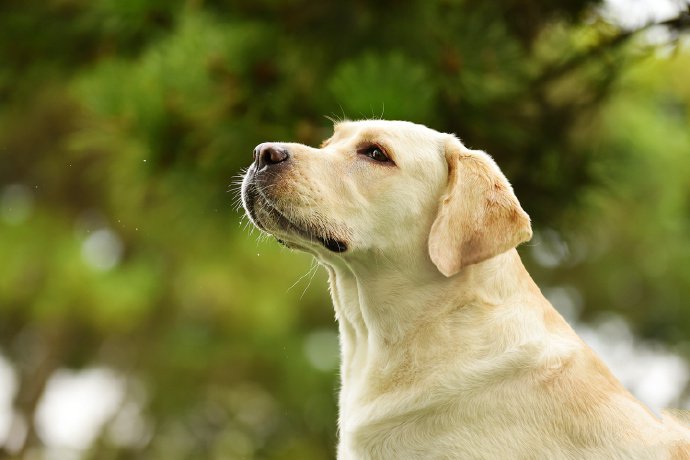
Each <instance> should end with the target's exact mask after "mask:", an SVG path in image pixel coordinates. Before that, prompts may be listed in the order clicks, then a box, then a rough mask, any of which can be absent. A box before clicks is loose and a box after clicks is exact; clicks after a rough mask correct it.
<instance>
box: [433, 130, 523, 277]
mask: <svg viewBox="0 0 690 460" xmlns="http://www.w3.org/2000/svg"><path fill="white" fill-rule="evenodd" d="M445 156H446V161H447V162H448V186H447V189H446V193H445V194H444V195H443V197H442V198H441V203H440V205H439V209H438V214H437V216H436V220H435V221H434V223H433V225H432V226H431V233H430V234H429V255H430V256H431V260H432V261H433V262H434V264H435V265H436V267H438V269H439V271H440V272H441V273H443V274H444V275H446V276H453V275H455V274H456V273H458V272H459V271H460V270H461V269H462V268H463V267H466V266H468V265H471V264H476V263H478V262H481V261H483V260H486V259H489V258H491V257H494V256H496V255H498V254H501V253H503V252H505V251H507V250H509V249H511V248H514V247H516V246H517V245H518V244H520V243H523V242H525V241H529V239H530V238H532V227H531V226H530V219H529V216H528V215H527V213H526V212H525V211H523V209H522V208H521V207H520V203H519V202H518V200H517V197H516V196H515V194H514V193H513V189H512V187H511V186H510V183H508V179H506V177H505V176H504V175H503V173H502V172H501V170H500V169H498V166H496V163H494V161H493V160H492V159H491V157H490V156H489V155H487V154H486V153H484V152H481V151H478V150H469V149H467V148H466V147H465V146H464V145H462V143H461V142H460V141H459V140H458V139H457V138H456V137H455V136H449V139H448V140H447V141H446V144H445Z"/></svg>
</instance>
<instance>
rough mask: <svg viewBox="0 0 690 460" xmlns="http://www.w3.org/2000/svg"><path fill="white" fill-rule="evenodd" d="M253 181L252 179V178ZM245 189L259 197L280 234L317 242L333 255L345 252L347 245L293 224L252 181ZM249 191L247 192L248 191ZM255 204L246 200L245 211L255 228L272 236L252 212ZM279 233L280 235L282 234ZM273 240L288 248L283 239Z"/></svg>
mask: <svg viewBox="0 0 690 460" xmlns="http://www.w3.org/2000/svg"><path fill="white" fill-rule="evenodd" d="M252 179H254V178H252ZM246 187H247V188H248V189H249V188H252V189H253V191H254V192H255V196H256V197H260V198H261V201H262V202H263V203H262V205H263V206H265V207H267V208H268V209H269V210H270V213H271V215H272V216H273V218H274V219H273V220H274V223H275V224H276V225H277V226H278V227H279V228H280V230H282V232H285V233H287V234H294V235H297V236H298V237H300V239H301V240H306V241H310V242H313V241H315V240H316V241H318V242H319V243H320V244H321V245H322V246H323V247H325V248H326V249H328V250H329V251H331V252H335V253H341V252H345V251H347V248H348V245H347V243H346V242H345V241H342V240H339V239H336V238H333V237H325V236H321V235H319V234H316V233H313V232H310V231H309V230H308V229H305V228H303V227H302V226H300V225H297V224H295V223H294V222H293V221H292V220H291V219H290V218H289V217H287V216H286V215H285V214H283V212H282V211H280V209H278V208H277V207H276V206H275V204H273V202H272V201H271V200H270V199H269V198H268V197H267V196H266V195H265V194H264V193H263V191H262V190H261V187H260V186H258V184H256V183H255V181H254V180H250V181H249V182H248V183H247V184H246ZM248 191H249V190H248ZM255 204H256V200H254V201H251V200H248V202H247V211H248V212H249V214H250V215H251V217H252V221H254V223H255V224H256V226H257V227H259V228H260V229H261V230H263V231H265V232H267V233H271V234H273V231H271V230H269V229H267V228H266V225H265V224H264V223H263V222H261V221H260V220H259V219H258V216H257V213H256V212H255V211H254V206H255ZM282 232H281V233H282ZM274 236H275V238H276V239H277V240H278V242H280V243H282V244H284V245H286V246H289V243H291V242H288V241H285V240H284V239H283V237H281V236H278V235H274Z"/></svg>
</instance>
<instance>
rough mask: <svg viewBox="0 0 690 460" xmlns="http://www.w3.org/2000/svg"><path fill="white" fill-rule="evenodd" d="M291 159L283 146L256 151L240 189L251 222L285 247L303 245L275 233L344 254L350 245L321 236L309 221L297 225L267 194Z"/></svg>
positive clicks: (261, 146)
mask: <svg viewBox="0 0 690 460" xmlns="http://www.w3.org/2000/svg"><path fill="white" fill-rule="evenodd" d="M289 160H290V152H289V150H288V148H287V147H286V146H284V145H282V144H278V143H274V142H264V143H262V144H259V145H257V146H256V148H255V149H254V163H253V164H252V165H251V166H250V167H249V170H248V171H247V173H246V175H245V177H244V180H243V181H242V189H241V198H242V205H243V206H244V209H245V211H246V213H247V215H248V216H249V218H250V220H251V221H252V223H253V224H254V225H255V226H256V227H258V228H259V229H261V230H263V231H265V232H267V233H270V234H272V235H273V236H274V237H275V238H276V239H277V240H278V242H279V243H281V244H283V245H285V246H288V247H292V246H297V247H299V246H300V244H299V243H297V244H294V243H292V242H289V241H286V239H287V238H285V237H283V236H280V235H275V233H276V232H278V233H286V234H288V235H294V236H298V237H299V238H300V239H301V240H304V241H309V242H312V241H314V242H319V243H320V244H321V245H322V246H323V247H325V248H326V249H328V250H329V251H331V252H336V253H340V252H345V251H346V250H347V243H345V242H344V241H342V240H340V239H337V238H333V237H331V236H323V235H321V232H320V231H318V230H317V229H316V227H317V226H315V225H314V226H312V225H309V224H308V223H306V222H305V223H304V224H300V223H297V222H296V221H295V219H292V218H291V217H290V216H289V215H286V213H285V212H284V211H283V210H282V209H280V207H279V206H278V204H277V203H276V202H275V200H274V199H272V198H271V197H269V196H267V193H265V190H266V189H268V188H269V187H271V186H274V185H275V181H276V180H279V177H280V170H281V169H283V168H284V167H285V166H288V165H289V164H290V161H289ZM276 227H277V230H276Z"/></svg>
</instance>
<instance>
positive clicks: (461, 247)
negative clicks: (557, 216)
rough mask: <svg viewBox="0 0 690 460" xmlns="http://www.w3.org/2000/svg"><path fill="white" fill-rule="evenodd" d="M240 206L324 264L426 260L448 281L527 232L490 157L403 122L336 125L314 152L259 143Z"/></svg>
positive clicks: (523, 216)
mask: <svg viewBox="0 0 690 460" xmlns="http://www.w3.org/2000/svg"><path fill="white" fill-rule="evenodd" d="M242 203H243V205H244V207H245V210H246V211H247V214H248V216H249V217H250V219H251V220H252V222H253V223H254V224H255V225H256V226H257V227H259V228H260V229H262V230H263V231H265V232H268V233H270V234H273V235H274V236H275V237H276V238H277V239H278V240H279V241H281V242H282V243H284V244H285V245H287V246H289V247H294V248H297V249H302V250H305V251H308V252H311V253H315V254H317V255H319V256H320V257H321V258H324V259H327V258H329V257H357V256H359V255H367V254H369V253H376V254H379V255H382V256H383V258H386V259H388V260H396V261H399V260H401V257H402V260H406V261H408V262H409V263H420V261H421V259H424V260H425V261H428V260H429V259H430V260H431V261H432V262H433V263H434V264H435V265H436V267H437V268H438V270H439V271H440V272H441V273H443V274H444V275H446V276H452V275H454V274H456V273H458V272H459V271H460V270H461V269H462V267H464V266H467V265H470V264H475V263H478V262H481V261H483V260H486V259H488V258H491V257H493V256H495V255H498V254H500V253H502V252H505V251H507V250H508V249H511V248H514V247H515V246H517V245H518V244H520V243H522V242H524V241H527V240H529V239H530V238H531V235H532V231H531V228H530V221H529V217H528V216H527V214H526V213H525V212H524V211H523V210H522V208H521V207H520V204H519V202H518V200H517V198H516V197H515V194H514V193H513V190H512V188H511V186H510V184H509V183H508V180H507V179H506V178H505V176H504V175H503V174H502V173H501V171H500V169H499V168H498V166H496V164H495V163H494V161H493V160H492V159H491V157H489V156H488V155H487V154H486V153H484V152H481V151H477V150H469V149H467V148H466V147H465V146H464V145H462V143H461V142H460V141H459V140H458V139H457V138H456V137H455V136H452V135H450V134H443V133H439V132H437V131H434V130H432V129H429V128H426V127H424V126H421V125H416V124H413V123H408V122H402V121H382V120H375V121H372V120H368V121H356V122H350V121H347V122H341V123H338V124H336V126H335V131H334V134H333V136H332V137H331V138H330V139H327V140H326V141H324V142H323V144H322V145H321V147H320V148H311V147H308V146H305V145H302V144H293V143H264V144H260V145H259V146H257V147H256V149H255V150H254V163H253V164H252V165H251V167H250V168H249V170H248V171H247V174H246V175H245V177H244V180H243V183H242Z"/></svg>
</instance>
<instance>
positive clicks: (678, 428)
mask: <svg viewBox="0 0 690 460" xmlns="http://www.w3.org/2000/svg"><path fill="white" fill-rule="evenodd" d="M254 160H255V161H254V163H253V164H252V166H251V167H250V168H249V170H248V171H247V174H246V176H245V177H244V180H243V184H242V200H243V204H244V207H245V209H246V211H247V214H248V215H249V217H250V218H251V220H252V222H253V223H254V224H255V225H256V226H257V227H259V228H260V229H261V230H263V231H265V232H268V233H270V234H272V235H274V236H275V237H276V238H277V239H278V240H279V241H280V242H282V243H283V244H285V245H286V246H288V247H290V248H295V249H299V250H302V251H306V252H308V253H311V254H312V255H314V257H316V258H317V259H318V261H319V262H320V263H321V264H322V265H323V266H324V267H325V268H326V270H327V271H328V274H329V277H330V291H331V295H332V297H333V303H334V306H335V311H336V316H337V319H338V325H339V329H340V345H341V356H342V364H341V378H342V388H341V391H340V400H339V406H340V413H339V427H340V443H339V447H338V458H339V459H347V460H351V459H362V460H364V459H371V460H382V459H404V460H407V459H480V458H483V459H509V458H521V459H523V458H524V459H583V458H595V459H632V458H635V459H654V460H656V459H681V458H690V431H689V430H688V429H687V428H686V427H684V426H682V425H681V423H680V422H678V421H677V420H675V419H672V418H670V417H668V416H665V417H664V418H663V419H659V418H657V417H656V416H655V415H654V414H653V413H651V412H650V411H649V410H648V409H647V408H646V407H645V406H644V405H643V404H641V403H640V402H638V401H637V400H636V399H635V398H634V397H633V396H632V395H631V394H630V393H629V392H628V391H627V390H626V389H625V388H624V387H623V386H622V385H621V384H620V383H619V381H618V380H616V378H615V377H613V375H612V374H611V372H610V371H609V370H608V369H607V368H606V366H605V365H604V364H603V363H602V362H601V361H600V360H599V358H597V356H596V355H595V354H594V353H593V352H592V351H591V350H590V348H588V347H587V345H585V344H584V343H583V342H582V340H581V339H580V338H579V337H578V336H577V335H576V334H575V332H573V330H572V329H571V328H570V327H569V326H568V324H566V322H565V321H564V320H563V318H562V317H561V316H560V315H559V314H558V313H557V312H556V311H555V310H554V308H553V307H552V306H551V305H550V304H549V302H548V301H547V300H546V299H545V298H544V296H543V295H542V294H541V292H540V290H539V288H538V287H537V286H536V285H535V283H534V282H533V281H532V279H531V278H530V276H529V274H528V273H527V271H526V270H525V268H524V266H523V265H522V263H521V261H520V257H519V256H518V253H517V251H516V250H515V247H516V246H517V245H519V244H520V243H523V242H525V241H527V240H529V239H530V238H531V236H532V230H531V227H530V219H529V217H528V216H527V214H526V213H525V212H524V211H523V210H522V208H521V207H520V204H519V202H518V200H517V198H516V197H515V194H514V193H513V190H512V188H511V186H510V184H509V183H508V180H507V179H506V178H505V176H504V175H503V174H502V173H501V171H500V169H499V168H498V166H496V164H495V163H494V161H493V160H492V159H491V157H489V155H487V154H486V153H484V152H482V151H478V150H469V149H468V148H466V147H465V146H464V145H463V144H462V143H461V142H460V141H459V140H458V139H457V138H456V137H455V136H453V135H450V134H443V133H439V132H437V131H434V130H432V129H429V128H427V127H424V126H421V125H417V124H413V123H409V122H402V121H380V120H376V121H357V122H350V121H346V122H341V123H338V124H337V125H336V126H335V132H334V134H333V136H332V137H331V138H330V139H328V140H326V141H325V142H324V143H323V144H322V145H321V148H318V149H317V148H312V147H308V146H305V145H301V144H294V143H264V144H261V145H259V146H258V147H257V148H256V150H255V151H254Z"/></svg>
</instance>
